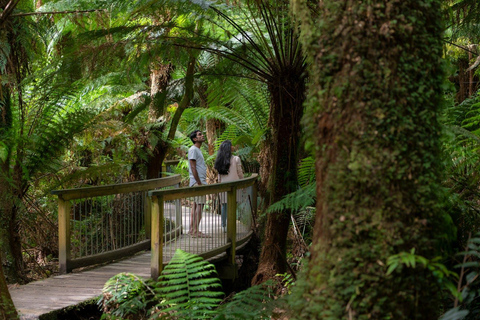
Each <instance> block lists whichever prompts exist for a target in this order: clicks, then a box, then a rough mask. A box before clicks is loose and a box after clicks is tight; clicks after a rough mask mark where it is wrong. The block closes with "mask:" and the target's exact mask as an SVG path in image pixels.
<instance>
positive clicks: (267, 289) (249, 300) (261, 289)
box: [214, 280, 278, 320]
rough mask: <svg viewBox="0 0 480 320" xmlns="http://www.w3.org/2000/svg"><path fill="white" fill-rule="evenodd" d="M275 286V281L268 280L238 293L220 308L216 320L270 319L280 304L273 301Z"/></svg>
mask: <svg viewBox="0 0 480 320" xmlns="http://www.w3.org/2000/svg"><path fill="white" fill-rule="evenodd" d="M273 285H274V283H273V281H272V280H268V281H266V282H265V283H263V284H261V285H257V286H253V287H250V288H248V289H247V290H244V291H242V292H239V293H237V294H236V295H235V296H234V297H233V299H232V301H230V302H229V303H227V304H224V305H222V306H221V307H220V308H218V310H217V315H216V316H215V318H214V320H228V319H270V318H271V315H272V311H273V310H274V309H275V307H277V304H278V303H277V302H276V301H275V300H274V299H273V296H274V295H273V290H272V288H273Z"/></svg>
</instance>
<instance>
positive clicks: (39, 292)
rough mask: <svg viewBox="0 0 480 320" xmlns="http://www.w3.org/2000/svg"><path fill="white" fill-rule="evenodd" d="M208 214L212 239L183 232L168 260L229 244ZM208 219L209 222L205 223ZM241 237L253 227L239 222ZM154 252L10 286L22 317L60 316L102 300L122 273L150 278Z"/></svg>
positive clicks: (167, 252)
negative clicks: (186, 251) (178, 254)
mask: <svg viewBox="0 0 480 320" xmlns="http://www.w3.org/2000/svg"><path fill="white" fill-rule="evenodd" d="M210 215H211V216H210V217H208V218H207V217H206V216H205V215H204V219H202V224H201V225H200V230H202V231H203V232H205V233H207V234H208V235H209V236H210V237H209V238H192V237H190V236H188V235H185V234H184V235H181V236H180V238H178V239H177V241H172V242H171V243H169V244H167V245H166V247H165V248H164V257H165V260H167V261H168V260H169V259H170V258H171V255H172V253H174V251H175V248H182V249H183V248H184V247H185V248H186V247H188V248H191V249H193V250H189V251H194V252H195V253H198V254H200V253H202V252H206V251H208V250H211V249H212V248H214V247H220V246H222V245H225V244H226V243H227V239H226V235H225V233H223V231H222V229H221V227H220V222H219V221H217V219H220V216H219V215H213V214H210ZM204 221H205V222H204ZM237 230H238V231H239V232H237V239H241V238H245V237H247V236H248V235H249V230H247V229H246V228H245V226H243V225H242V224H241V223H240V222H238V221H237ZM150 257H151V255H150V252H144V253H139V254H137V255H135V256H133V257H131V258H128V259H125V260H121V261H117V262H114V263H111V264H108V265H104V266H100V267H95V268H91V269H89V270H86V271H80V272H74V273H69V274H66V275H58V276H54V277H50V278H48V279H44V280H40V281H35V282H31V283H29V284H26V285H23V286H19V287H16V288H11V289H10V294H11V296H12V299H13V302H14V304H15V307H16V308H17V310H18V312H19V313H20V319H24V320H27V319H39V317H41V316H42V318H44V317H47V316H48V314H51V317H48V319H56V316H55V313H56V312H58V311H61V310H63V309H65V308H68V307H72V306H75V305H78V304H80V303H82V302H85V301H89V300H92V299H98V298H99V296H100V295H101V294H102V289H103V286H104V285H105V282H106V281H107V280H108V279H110V278H111V277H113V276H114V275H116V274H118V273H121V272H129V273H134V274H136V275H138V276H140V277H143V278H145V279H147V278H150ZM225 257H226V254H225V253H224V254H220V255H217V256H215V257H211V258H210V259H208V260H210V261H216V260H221V259H222V258H225Z"/></svg>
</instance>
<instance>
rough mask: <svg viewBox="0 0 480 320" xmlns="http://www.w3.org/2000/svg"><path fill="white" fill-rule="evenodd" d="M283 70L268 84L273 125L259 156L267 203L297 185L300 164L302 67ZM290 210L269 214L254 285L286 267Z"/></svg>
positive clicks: (271, 123) (270, 122)
mask: <svg viewBox="0 0 480 320" xmlns="http://www.w3.org/2000/svg"><path fill="white" fill-rule="evenodd" d="M289 71H291V70H288V69H283V70H281V72H284V73H283V74H280V75H279V76H278V77H275V79H276V82H275V83H269V93H270V96H271V105H270V116H269V127H270V128H271V130H270V132H269V134H268V135H267V139H266V142H265V145H264V148H263V149H262V155H261V157H260V163H261V168H260V176H261V177H262V181H261V186H260V191H261V193H262V194H263V195H264V197H265V200H266V203H267V205H269V204H272V203H274V202H277V201H279V200H281V199H282V197H283V196H285V195H287V194H289V193H291V192H293V191H295V190H296V189H297V187H298V177H297V167H298V150H299V140H300V133H301V126H300V120H301V118H302V115H303V102H304V100H305V75H304V73H303V68H300V69H298V70H296V71H297V72H296V73H289ZM289 225H290V211H289V210H284V211H279V212H273V213H270V214H268V217H267V225H266V229H265V237H264V239H263V246H262V252H261V254H260V263H259V266H258V270H257V273H256V274H255V276H254V278H253V280H252V284H258V283H262V282H264V281H266V280H268V279H270V278H272V277H274V276H275V275H276V274H278V273H284V272H285V271H286V267H287V261H286V248H287V233H288V227H289Z"/></svg>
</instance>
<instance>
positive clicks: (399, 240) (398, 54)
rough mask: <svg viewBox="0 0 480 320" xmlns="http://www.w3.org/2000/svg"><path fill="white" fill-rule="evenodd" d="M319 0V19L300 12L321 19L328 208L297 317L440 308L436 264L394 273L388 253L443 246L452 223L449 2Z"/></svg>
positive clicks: (314, 34) (320, 128)
mask: <svg viewBox="0 0 480 320" xmlns="http://www.w3.org/2000/svg"><path fill="white" fill-rule="evenodd" d="M320 3H321V4H320V5H319V6H320V7H319V8H318V9H319V13H320V17H319V22H318V23H317V24H311V23H309V22H310V21H311V19H310V18H309V17H308V18H307V19H306V20H305V19H302V21H307V24H306V25H305V27H312V28H313V30H310V31H309V32H308V33H307V32H305V33H304V38H303V41H304V44H305V48H306V51H307V52H308V55H309V59H310V60H309V61H311V62H314V63H313V64H312V65H311V67H310V69H309V70H310V79H311V83H310V88H309V90H310V92H309V96H308V101H307V105H308V114H307V117H306V119H309V120H305V121H306V122H308V125H309V127H310V132H311V133H313V135H312V139H315V141H316V149H317V168H318V170H317V184H318V188H319V189H318V190H319V191H320V194H321V197H319V199H320V201H319V203H318V207H317V212H320V213H321V215H319V217H317V220H316V226H317V230H316V236H315V239H314V245H313V248H312V250H311V252H312V257H311V261H310V263H309V264H308V266H309V267H308V268H307V272H306V273H305V274H304V275H303V280H300V281H298V286H297V289H296V291H295V292H294V294H293V298H292V309H293V310H294V311H295V315H296V316H297V318H299V319H335V320H338V319H348V318H351V317H353V318H355V319H436V318H438V315H437V314H436V312H438V309H437V304H436V303H437V301H438V295H439V290H438V287H436V285H435V281H434V279H433V278H432V277H433V276H432V275H431V273H429V272H428V271H426V270H421V269H419V270H407V269H405V270H402V272H401V273H399V274H396V275H395V276H393V275H387V274H386V261H387V258H388V257H389V256H392V255H394V254H396V253H398V252H401V251H409V250H410V249H411V248H416V252H418V253H419V254H420V255H422V256H425V257H427V258H432V257H434V256H435V255H436V254H437V252H436V251H435V249H436V243H437V239H439V238H441V237H442V236H443V235H442V234H441V232H439V230H441V229H442V228H443V229H445V228H448V226H449V223H448V222H446V221H448V219H447V217H445V214H444V213H443V211H442V207H441V199H442V194H443V191H442V189H441V187H440V181H441V172H442V169H441V166H442V164H441V156H440V144H439V137H440V126H439V123H438V120H437V114H438V111H439V109H440V108H441V107H442V104H443V101H442V88H443V81H444V79H443V75H444V73H443V65H442V43H441V38H440V36H441V31H442V23H441V16H440V12H441V10H440V3H439V1H437V0H428V1H417V0H415V1H413V0H407V1H394V0H390V1H380V0H377V1H364V2H352V1H346V0H326V1H322V2H320ZM297 12H299V14H300V17H303V18H304V17H305V16H307V14H308V11H307V10H306V9H305V7H300V8H299V9H297ZM302 28H304V26H302ZM312 120H313V121H312ZM443 229H442V230H443ZM296 299H301V301H307V302H306V303H298V302H297V301H296Z"/></svg>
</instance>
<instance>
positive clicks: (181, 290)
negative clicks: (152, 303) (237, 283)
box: [155, 249, 223, 319]
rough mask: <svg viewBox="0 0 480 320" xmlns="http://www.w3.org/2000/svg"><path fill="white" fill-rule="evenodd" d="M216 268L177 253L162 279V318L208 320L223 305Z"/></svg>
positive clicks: (199, 259) (160, 292)
mask: <svg viewBox="0 0 480 320" xmlns="http://www.w3.org/2000/svg"><path fill="white" fill-rule="evenodd" d="M216 275H217V272H216V270H215V267H214V266H213V265H212V264H210V263H208V262H207V261H205V260H203V258H201V257H199V256H197V255H194V254H190V253H187V252H185V251H182V250H180V249H177V251H176V252H175V255H174V256H173V258H172V260H171V261H170V262H169V264H168V265H167V266H166V267H165V269H164V270H163V272H162V275H161V276H160V281H159V283H158V288H156V290H155V291H156V293H157V294H158V297H159V298H160V299H161V300H162V302H161V303H160V304H158V305H157V306H158V307H159V308H160V310H161V313H162V314H169V315H170V316H171V317H172V318H176V319H208V318H210V317H211V316H212V315H213V314H214V313H215V308H216V307H217V306H218V305H219V303H220V302H221V299H220V297H222V296H223V292H221V291H220V289H221V283H220V280H219V279H218V278H217V277H216Z"/></svg>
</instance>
